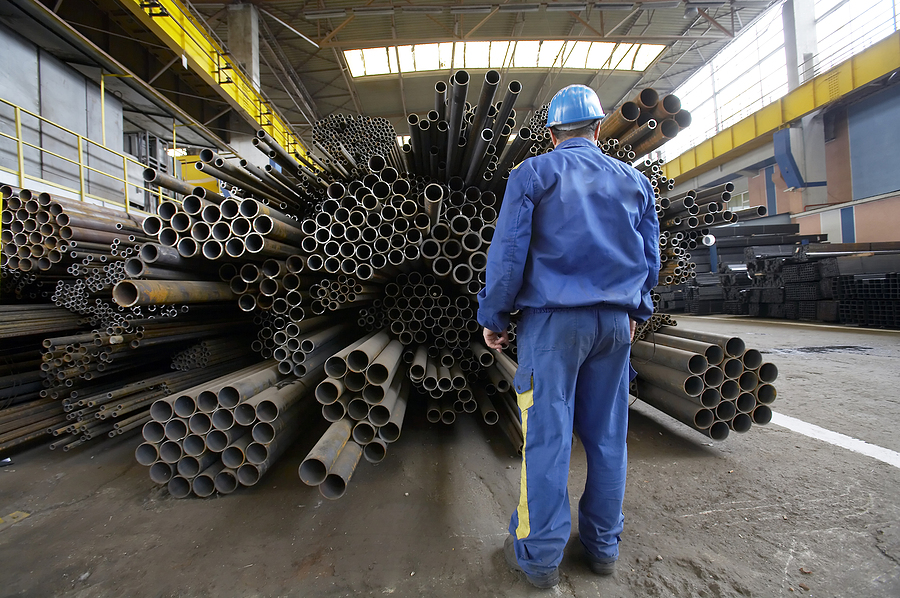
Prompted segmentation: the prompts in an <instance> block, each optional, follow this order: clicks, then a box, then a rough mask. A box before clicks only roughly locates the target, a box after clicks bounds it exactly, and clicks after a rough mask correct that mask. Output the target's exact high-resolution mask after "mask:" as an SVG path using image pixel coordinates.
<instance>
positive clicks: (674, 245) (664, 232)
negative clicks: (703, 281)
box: [657, 182, 736, 285]
mask: <svg viewBox="0 0 900 598" xmlns="http://www.w3.org/2000/svg"><path fill="white" fill-rule="evenodd" d="M732 191H734V184H733V183H730V182H728V183H723V184H721V185H718V186H716V187H713V188H711V189H706V190H703V191H694V190H693V189H691V190H689V191H687V192H685V193H683V194H681V195H679V196H677V197H674V198H669V197H661V198H659V199H658V200H657V213H658V214H659V219H660V220H659V226H660V235H659V247H660V259H661V260H662V264H661V269H660V284H665V285H671V284H680V283H683V282H686V281H687V280H689V279H691V278H694V277H695V276H696V273H695V264H694V263H693V262H692V261H691V254H690V252H691V251H693V250H694V249H696V248H697V247H698V246H700V245H704V246H709V245H711V244H712V243H714V242H715V239H714V238H713V237H711V236H710V235H709V227H710V226H716V225H720V224H727V223H730V222H733V221H735V220H736V217H735V216H734V215H733V214H732V212H731V211H729V210H728V209H727V206H726V204H727V202H728V200H729V199H731V192H732Z"/></svg>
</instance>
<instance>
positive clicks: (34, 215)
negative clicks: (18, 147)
mask: <svg viewBox="0 0 900 598" xmlns="http://www.w3.org/2000/svg"><path fill="white" fill-rule="evenodd" d="M0 195H2V196H3V212H2V220H3V232H2V236H0V237H2V239H0V242H2V251H0V256H2V257H0V260H2V263H3V264H4V265H6V266H8V267H9V268H11V269H13V270H19V271H21V272H32V271H33V272H39V273H40V275H41V277H42V278H43V279H45V280H49V279H57V280H69V279H71V278H72V276H77V274H73V273H72V272H71V271H70V269H69V266H70V265H72V264H76V263H81V264H84V265H87V264H90V263H92V262H96V264H95V265H99V264H108V263H112V262H116V261H120V260H122V259H124V258H123V256H122V255H120V253H121V252H122V251H124V250H125V249H126V248H128V247H133V246H135V245H137V244H139V243H141V242H143V241H144V240H148V239H147V238H146V237H145V235H144V233H143V231H142V230H141V222H142V221H143V216H142V215H140V214H137V213H134V212H131V213H125V212H118V211H116V213H115V214H114V215H113V214H111V213H110V212H111V211H110V210H109V209H104V208H102V207H101V206H97V205H93V204H90V203H86V202H80V201H75V200H69V199H65V198H61V197H56V198H51V197H50V195H49V194H47V193H33V192H32V191H30V190H28V189H22V190H20V191H19V192H18V193H15V192H14V191H13V190H12V188H11V187H9V186H8V185H3V186H2V187H0Z"/></svg>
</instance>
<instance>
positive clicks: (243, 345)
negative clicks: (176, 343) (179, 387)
mask: <svg viewBox="0 0 900 598" xmlns="http://www.w3.org/2000/svg"><path fill="white" fill-rule="evenodd" d="M251 342H252V341H251V340H250V339H249V336H248V335H246V334H244V335H238V336H237V337H236V336H235V335H234V334H233V333H229V335H228V336H221V337H213V338H209V339H206V340H202V341H200V342H199V343H197V344H195V345H191V346H190V347H188V348H187V349H184V350H182V351H179V352H178V353H176V354H175V355H173V356H172V369H173V370H178V371H182V372H186V371H189V370H196V369H198V368H205V367H209V366H211V365H217V364H219V363H222V362H226V361H232V360H233V359H237V358H239V357H241V356H243V355H246V354H247V347H248V346H249V345H250V343H251Z"/></svg>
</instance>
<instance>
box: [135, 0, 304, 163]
mask: <svg viewBox="0 0 900 598" xmlns="http://www.w3.org/2000/svg"><path fill="white" fill-rule="evenodd" d="M120 2H121V3H122V5H123V6H125V7H126V8H127V9H128V10H130V11H131V12H132V13H133V14H134V16H135V17H136V18H137V19H138V20H139V21H140V22H141V23H143V24H144V25H145V26H146V27H147V28H148V29H150V31H152V32H153V33H154V34H155V35H156V36H157V37H158V38H159V39H160V40H161V41H162V42H163V43H165V44H166V45H167V46H168V47H169V48H170V49H171V50H172V51H173V52H175V53H177V54H181V57H182V61H183V63H184V65H185V66H186V67H188V68H190V69H191V70H193V71H194V72H195V73H197V74H198V75H199V76H200V77H201V78H202V79H203V80H204V81H206V82H207V83H208V84H209V85H210V86H211V87H213V88H214V89H216V90H217V91H218V92H219V94H220V95H221V96H222V98H223V99H224V100H225V101H226V102H228V104H229V105H230V106H231V107H232V108H234V109H235V110H236V111H237V112H238V114H240V115H241V116H243V117H244V118H245V119H247V120H248V121H249V122H251V123H255V124H256V125H258V126H259V127H260V128H262V129H264V130H265V131H266V132H267V133H268V134H269V135H271V136H272V137H273V138H274V139H275V141H277V142H278V143H279V144H280V145H281V146H282V147H283V148H284V149H286V150H287V151H288V153H291V154H292V153H294V152H297V153H299V154H301V155H304V154H308V153H309V152H308V149H307V148H306V146H305V145H304V144H303V143H302V142H301V141H300V138H299V137H298V136H297V134H296V133H295V132H294V130H293V129H292V128H291V127H290V125H289V124H288V123H287V121H285V119H284V118H283V117H282V116H281V115H280V114H279V113H278V110H277V109H276V108H275V106H274V105H272V103H271V102H269V101H268V100H267V99H266V98H265V97H264V96H263V95H262V94H261V93H260V92H259V90H258V89H257V88H256V86H254V85H253V82H252V81H251V80H250V79H249V78H248V77H247V76H246V75H245V74H244V72H243V71H242V70H241V69H240V68H238V66H237V65H236V64H235V62H234V61H233V60H232V59H231V58H230V57H229V56H227V55H226V54H225V50H224V49H223V48H222V47H221V46H220V45H219V44H218V43H217V42H216V41H215V39H213V37H212V36H211V35H210V34H209V33H208V32H207V30H206V27H205V25H203V24H202V23H201V22H199V21H198V20H197V19H195V18H194V16H193V15H192V14H191V13H190V11H188V9H187V8H186V7H185V6H184V5H183V4H182V3H181V2H180V1H179V0H153V1H152V2H147V1H142V0H120Z"/></svg>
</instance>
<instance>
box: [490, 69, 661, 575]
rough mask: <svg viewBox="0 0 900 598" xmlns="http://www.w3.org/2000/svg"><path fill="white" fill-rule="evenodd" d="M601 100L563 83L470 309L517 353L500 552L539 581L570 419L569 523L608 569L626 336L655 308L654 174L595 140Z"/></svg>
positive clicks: (554, 554)
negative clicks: (518, 432)
mask: <svg viewBox="0 0 900 598" xmlns="http://www.w3.org/2000/svg"><path fill="white" fill-rule="evenodd" d="M602 119H603V110H602V108H601V106H600V100H599V98H598V97H597V94H596V93H595V92H594V91H593V90H592V89H590V88H589V87H586V86H584V85H570V86H568V87H565V88H563V89H562V90H560V91H559V92H558V93H557V94H556V95H555V96H554V97H553V100H552V101H551V102H550V107H549V110H548V113H547V126H548V127H549V129H550V137H551V140H552V142H553V145H554V148H555V149H554V150H553V151H551V152H549V153H547V154H544V155H540V156H535V157H531V158H528V159H527V160H525V161H524V162H522V163H521V164H519V165H518V166H516V167H515V168H514V169H513V171H512V172H511V173H510V176H509V182H508V185H507V188H506V193H505V196H504V199H503V204H502V207H501V209H500V215H499V218H498V220H497V225H496V232H495V233H494V238H493V242H492V244H491V248H490V251H489V253H488V261H487V272H486V274H487V279H486V285H485V288H484V289H483V290H482V291H481V293H479V295H478V301H479V308H478V322H479V323H480V324H481V325H482V326H484V340H485V343H486V344H487V345H488V346H489V347H491V348H493V349H501V348H503V347H505V346H507V344H508V343H509V331H508V326H509V321H510V313H511V312H513V311H515V310H519V311H521V319H520V320H519V321H518V324H517V328H516V341H517V357H518V361H519V367H518V370H517V372H516V375H515V380H514V386H515V391H516V394H517V395H518V407H519V410H520V413H521V423H522V435H523V437H524V443H523V446H522V472H521V483H520V489H519V493H520V496H519V503H518V506H517V507H516V509H515V511H514V512H513V514H512V517H511V520H510V524H509V532H510V536H509V537H508V538H507V539H506V542H505V545H504V552H505V555H506V560H507V562H508V564H509V566H510V567H511V568H513V569H514V570H519V571H522V572H524V573H525V576H526V578H527V580H528V581H529V582H530V583H531V584H533V585H535V586H537V587H541V588H549V587H553V586H555V585H556V584H557V583H558V582H559V571H558V569H557V567H558V566H559V564H560V562H561V560H562V556H563V549H564V548H565V546H566V543H567V542H568V540H569V535H570V531H571V520H570V516H569V495H568V489H567V481H568V475H569V459H570V453H571V448H572V431H573V425H574V430H575V431H576V432H577V433H578V436H579V438H580V439H581V442H582V444H583V446H584V450H585V453H586V454H587V466H588V473H587V482H586V484H585V488H584V492H583V493H582V495H581V499H580V501H579V505H578V532H579V537H580V540H581V544H582V545H583V547H584V555H585V557H586V559H587V562H588V565H589V566H590V568H591V570H592V571H593V572H594V573H597V574H600V575H609V574H612V573H613V572H614V570H615V561H616V560H617V559H618V556H619V549H618V542H619V535H620V533H621V532H622V528H623V523H624V516H623V514H622V501H623V498H624V495H625V470H626V450H625V435H626V431H627V427H628V383H629V361H628V359H629V351H630V341H631V339H632V338H633V336H634V329H635V323H640V322H644V321H646V320H647V319H649V317H650V316H651V315H652V313H653V303H652V300H651V298H650V291H651V289H653V287H654V286H656V284H657V282H658V274H659V221H658V219H657V216H656V211H655V209H654V194H653V189H652V188H651V186H650V182H649V181H648V180H647V179H646V178H645V177H644V176H643V175H642V174H641V173H640V172H638V171H637V170H635V169H634V168H632V167H631V166H629V165H628V164H625V163H623V162H620V161H618V160H615V159H613V158H610V157H608V156H606V155H604V154H603V153H602V152H601V151H600V149H599V148H598V147H597V143H596V142H597V139H598V136H599V131H600V124H601V121H602Z"/></svg>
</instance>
